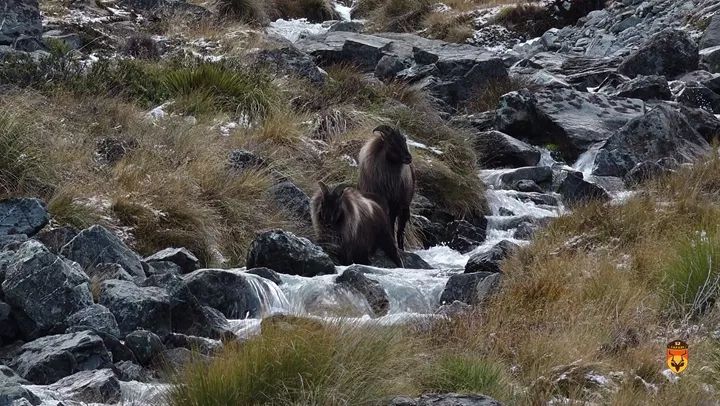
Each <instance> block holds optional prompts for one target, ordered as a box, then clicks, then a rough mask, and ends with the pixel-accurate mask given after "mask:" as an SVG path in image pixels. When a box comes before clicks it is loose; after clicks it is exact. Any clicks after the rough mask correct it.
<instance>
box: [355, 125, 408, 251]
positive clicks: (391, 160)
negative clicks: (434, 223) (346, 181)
mask: <svg viewBox="0 0 720 406" xmlns="http://www.w3.org/2000/svg"><path fill="white" fill-rule="evenodd" d="M359 167H360V177H359V180H358V189H359V190H360V191H361V192H363V193H371V194H375V195H378V196H380V197H382V198H383V199H384V200H385V202H386V203H387V205H388V222H389V223H390V227H391V229H393V230H395V224H396V221H397V235H396V238H397V246H398V248H400V249H401V250H404V249H405V226H406V225H407V222H408V220H409V219H410V203H411V202H412V199H413V195H415V169H414V167H413V165H412V155H410V151H409V150H408V146H407V139H406V138H405V136H404V135H402V134H401V133H400V131H398V130H397V129H394V128H391V127H389V126H385V125H383V126H380V127H378V128H376V129H375V130H373V137H372V138H371V139H370V140H369V141H368V142H367V143H365V145H364V146H363V147H362V149H361V150H360V156H359Z"/></svg>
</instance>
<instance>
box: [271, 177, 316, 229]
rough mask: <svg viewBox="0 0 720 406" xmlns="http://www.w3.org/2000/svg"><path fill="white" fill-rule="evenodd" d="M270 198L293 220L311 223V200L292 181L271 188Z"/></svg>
mask: <svg viewBox="0 0 720 406" xmlns="http://www.w3.org/2000/svg"><path fill="white" fill-rule="evenodd" d="M269 192H270V196H272V198H273V200H275V203H276V204H277V205H278V206H279V207H280V208H282V209H283V210H285V211H286V212H287V213H289V214H290V215H291V216H292V217H293V218H295V219H296V220H299V221H303V222H305V223H308V224H309V222H310V198H309V197H308V195H307V194H305V192H303V191H302V189H300V188H299V187H297V186H296V185H295V184H294V183H292V182H290V181H283V182H280V183H278V184H276V185H273V186H271V187H270V191H269Z"/></svg>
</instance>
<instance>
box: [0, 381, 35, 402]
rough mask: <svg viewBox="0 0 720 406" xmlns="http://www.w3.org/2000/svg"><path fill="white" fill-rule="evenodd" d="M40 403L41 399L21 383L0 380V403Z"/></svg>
mask: <svg viewBox="0 0 720 406" xmlns="http://www.w3.org/2000/svg"><path fill="white" fill-rule="evenodd" d="M23 402H24V403H23ZM41 403H42V400H41V399H40V398H39V397H38V396H37V395H35V394H34V393H32V392H31V391H30V390H29V389H27V388H25V387H23V386H22V385H20V384H17V383H12V382H0V405H10V406H18V405H27V404H29V405H40V404H41Z"/></svg>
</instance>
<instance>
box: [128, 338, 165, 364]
mask: <svg viewBox="0 0 720 406" xmlns="http://www.w3.org/2000/svg"><path fill="white" fill-rule="evenodd" d="M125 345H127V346H128V348H130V351H132V352H133V354H135V358H136V359H137V360H138V362H140V365H144V366H147V365H150V362H151V361H152V360H153V358H155V357H156V356H157V355H158V354H160V353H161V352H163V351H165V345H163V342H162V340H161V339H160V337H158V336H157V334H154V333H153V332H150V331H146V330H136V331H133V332H132V333H130V334H128V335H127V336H126V337H125Z"/></svg>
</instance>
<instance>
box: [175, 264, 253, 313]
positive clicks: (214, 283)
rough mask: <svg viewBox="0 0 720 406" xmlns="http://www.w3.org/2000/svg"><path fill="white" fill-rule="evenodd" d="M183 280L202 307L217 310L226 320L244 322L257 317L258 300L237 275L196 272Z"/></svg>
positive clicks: (215, 271)
mask: <svg viewBox="0 0 720 406" xmlns="http://www.w3.org/2000/svg"><path fill="white" fill-rule="evenodd" d="M183 279H184V281H185V283H186V285H187V287H188V288H189V289H190V291H191V292H192V294H193V295H195V297H196V298H197V299H198V301H199V302H200V303H201V304H202V305H203V306H209V307H212V308H214V309H217V310H219V311H220V312H222V313H223V314H224V315H225V316H226V317H228V318H231V319H244V318H248V317H257V316H259V315H260V310H261V308H260V298H258V297H257V295H256V293H255V291H254V290H253V287H252V286H251V284H250V283H249V282H248V279H247V278H246V277H245V276H243V275H241V274H240V273H237V272H231V271H226V270H222V269H200V270H197V271H195V272H192V273H190V274H188V275H185V277H184V278H183Z"/></svg>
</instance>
